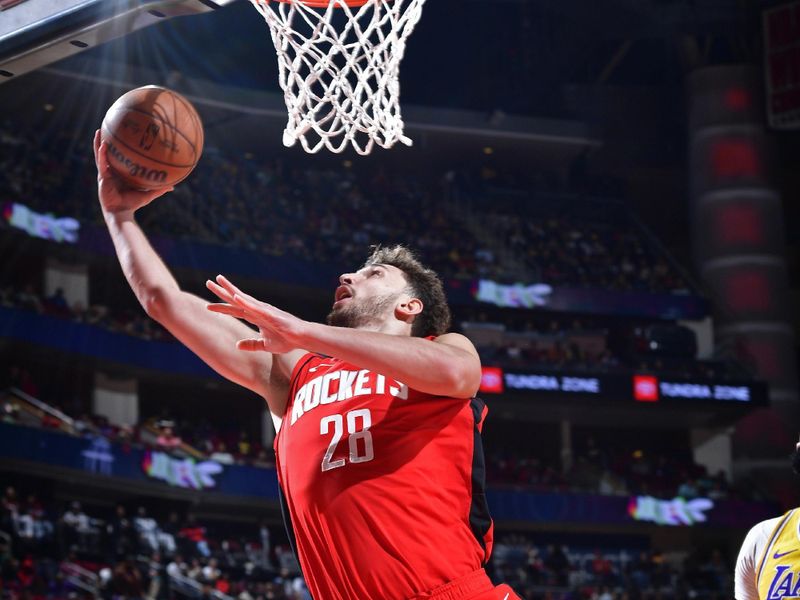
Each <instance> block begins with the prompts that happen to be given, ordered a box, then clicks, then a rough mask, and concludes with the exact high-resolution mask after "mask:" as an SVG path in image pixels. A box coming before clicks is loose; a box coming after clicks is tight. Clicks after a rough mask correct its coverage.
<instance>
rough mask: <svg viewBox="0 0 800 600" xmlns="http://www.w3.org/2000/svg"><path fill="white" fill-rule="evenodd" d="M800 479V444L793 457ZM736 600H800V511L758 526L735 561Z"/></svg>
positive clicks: (791, 511)
mask: <svg viewBox="0 0 800 600" xmlns="http://www.w3.org/2000/svg"><path fill="white" fill-rule="evenodd" d="M792 470H794V472H795V473H796V474H798V475H800V442H798V443H797V444H796V445H795V450H794V453H793V454H792ZM735 585H736V589H735V594H734V595H735V596H736V600H781V599H783V598H800V509H798V508H793V509H792V510H790V511H789V512H787V513H786V514H785V515H783V516H782V517H776V518H774V519H767V520H766V521H761V523H758V524H757V525H755V526H754V527H753V528H752V529H751V530H750V532H749V533H748V534H747V537H745V538H744V543H743V544H742V548H741V549H740V550H739V558H738V559H737V560H736V584H735Z"/></svg>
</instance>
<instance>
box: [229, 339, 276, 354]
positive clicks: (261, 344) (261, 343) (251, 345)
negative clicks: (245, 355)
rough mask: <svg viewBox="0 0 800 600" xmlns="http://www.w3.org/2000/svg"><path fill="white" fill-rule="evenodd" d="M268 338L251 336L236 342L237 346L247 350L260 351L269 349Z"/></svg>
mask: <svg viewBox="0 0 800 600" xmlns="http://www.w3.org/2000/svg"><path fill="white" fill-rule="evenodd" d="M268 343H269V341H268V340H265V339H262V338H255V339H254V338H251V339H247V340H239V341H238V342H236V348H237V349H239V350H244V351H245V352H258V351H261V350H266V349H267V344H268Z"/></svg>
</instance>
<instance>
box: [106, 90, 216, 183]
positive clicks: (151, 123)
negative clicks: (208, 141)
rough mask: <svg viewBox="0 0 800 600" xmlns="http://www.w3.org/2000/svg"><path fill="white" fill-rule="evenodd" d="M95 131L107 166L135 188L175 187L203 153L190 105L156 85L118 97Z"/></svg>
mask: <svg viewBox="0 0 800 600" xmlns="http://www.w3.org/2000/svg"><path fill="white" fill-rule="evenodd" d="M100 131H101V136H102V139H103V141H105V142H107V143H108V162H109V163H110V165H111V168H112V169H114V172H115V173H117V174H118V175H119V176H120V177H121V178H122V179H123V180H124V181H125V182H126V183H127V184H128V185H130V186H131V187H133V188H136V189H140V190H155V189H159V188H163V187H168V186H171V185H175V184H176V183H178V182H179V181H181V180H183V179H184V178H186V176H187V175H189V173H191V172H192V169H194V167H195V165H197V161H199V160H200V154H201V153H202V152H203V123H202V122H201V121H200V116H199V115H198V114H197V111H196V110H195V108H194V106H192V104H191V103H190V102H189V101H188V100H187V99H186V98H184V97H183V96H181V95H180V94H178V93H177V92H173V91H172V90H168V89H166V88H163V87H158V86H155V85H147V86H144V87H140V88H136V89H134V90H131V91H130V92H128V93H126V94H123V95H122V96H120V97H119V98H118V99H117V101H116V102H114V104H112V105H111V108H109V109H108V112H106V116H105V117H104V118H103V125H102V127H101V128H100Z"/></svg>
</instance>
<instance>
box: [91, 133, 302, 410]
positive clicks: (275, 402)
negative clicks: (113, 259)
mask: <svg viewBox="0 0 800 600" xmlns="http://www.w3.org/2000/svg"><path fill="white" fill-rule="evenodd" d="M94 150H95V161H96V163H97V184H98V195H99V198H100V205H101V208H102V210H103V216H104V218H105V222H106V225H107V226H108V230H109V232H110V234H111V239H112V240H113V242H114V248H115V250H116V252H117V257H118V258H119V262H120V265H121V266H122V271H123V273H124V274H125V278H126V279H127V280H128V283H129V284H130V286H131V289H132V290H133V292H134V294H136V298H137V299H138V300H139V303H140V304H141V305H142V307H143V308H144V310H145V311H146V312H147V314H148V315H149V316H150V317H152V318H153V319H155V320H156V321H158V322H159V323H161V324H162V325H163V326H164V327H166V328H167V329H168V330H169V332H170V333H172V334H173V335H174V336H175V337H176V338H178V339H179V340H180V341H181V342H183V343H184V344H185V345H186V346H188V347H189V349H191V350H192V351H193V352H194V353H195V354H197V355H198V356H199V357H200V358H201V359H203V360H204V361H205V362H206V363H207V364H208V365H209V366H210V367H211V368H213V369H214V370H215V371H217V372H218V373H219V374H221V375H222V376H223V377H226V378H227V379H230V380H231V381H233V382H235V383H238V384H239V385H242V386H244V387H246V388H248V389H250V390H252V391H254V392H256V393H257V394H260V395H261V396H263V397H264V398H266V399H267V402H268V403H269V406H270V411H271V412H272V414H273V417H274V418H279V417H280V416H282V414H283V410H284V407H285V398H286V393H287V390H288V378H287V376H286V374H285V373H284V372H283V371H284V370H285V369H284V368H283V366H282V365H276V368H275V369H273V368H272V367H273V356H272V354H268V353H259V354H252V355H243V354H242V353H241V352H239V351H237V349H236V342H237V341H238V340H240V339H242V338H244V337H248V336H252V335H253V334H254V333H255V332H254V331H252V330H251V329H250V328H249V327H247V326H246V325H245V324H244V323H242V322H240V321H238V320H237V319H235V318H231V317H229V316H226V315H220V314H214V313H211V312H209V311H208V310H206V305H207V302H206V301H205V300H203V299H202V298H200V297H198V296H195V295H193V294H190V293H188V292H184V291H182V290H181V289H180V287H179V286H178V283H177V281H175V278H174V277H173V276H172V273H170V271H169V269H168V268H167V266H166V265H165V264H164V262H163V261H162V260H161V257H159V256H158V254H157V253H156V251H155V250H154V249H153V247H152V246H151V245H150V242H149V241H148V240H147V237H146V236H145V234H144V232H143V231H142V230H141V228H140V227H139V225H138V224H137V223H136V221H135V219H134V213H135V211H136V210H138V209H139V208H141V207H142V206H146V205H147V204H149V203H150V202H152V201H153V200H154V199H155V198H157V197H159V196H161V195H163V194H165V193H166V192H168V191H170V190H171V189H172V188H168V189H166V190H158V191H151V192H140V191H137V190H132V189H130V188H127V187H126V186H124V184H121V183H120V180H119V179H117V178H116V176H115V175H114V174H113V172H112V171H111V168H110V166H109V164H108V160H107V158H106V149H105V145H101V143H100V135H99V132H97V133H96V134H95V140H94ZM276 362H277V361H276Z"/></svg>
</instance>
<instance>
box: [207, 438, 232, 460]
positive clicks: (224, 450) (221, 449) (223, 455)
mask: <svg viewBox="0 0 800 600" xmlns="http://www.w3.org/2000/svg"><path fill="white" fill-rule="evenodd" d="M209 458H211V460H213V461H216V462H218V463H220V464H223V465H232V464H234V462H235V461H234V459H233V454H231V453H230V452H228V447H227V446H226V445H225V442H223V441H219V442H217V447H216V449H215V450H214V452H212V453H211V456H210V457H209Z"/></svg>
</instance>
